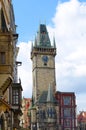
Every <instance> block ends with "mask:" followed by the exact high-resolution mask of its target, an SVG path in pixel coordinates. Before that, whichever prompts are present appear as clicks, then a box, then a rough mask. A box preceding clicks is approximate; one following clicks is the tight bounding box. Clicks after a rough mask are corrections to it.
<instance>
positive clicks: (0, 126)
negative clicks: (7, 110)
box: [0, 115, 5, 130]
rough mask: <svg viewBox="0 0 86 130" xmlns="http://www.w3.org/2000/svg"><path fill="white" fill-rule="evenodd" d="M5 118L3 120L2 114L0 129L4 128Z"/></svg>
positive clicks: (3, 129)
mask: <svg viewBox="0 0 86 130" xmlns="http://www.w3.org/2000/svg"><path fill="white" fill-rule="evenodd" d="M4 122H5V120H4V116H3V115H2V116H1V117H0V130H5V123H4Z"/></svg>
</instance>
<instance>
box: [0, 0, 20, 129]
mask: <svg viewBox="0 0 86 130" xmlns="http://www.w3.org/2000/svg"><path fill="white" fill-rule="evenodd" d="M17 39H18V34H17V33H16V25H15V18H14V13H13V5H12V1H11V0H0V129H1V130H13V129H18V128H19V116H20V115H21V91H22V86H21V81H19V82H18V79H17V66H18V65H20V64H21V62H18V61H16V58H17V54H18V49H19V48H18V47H17V46H16V43H17ZM15 120H16V121H15Z"/></svg>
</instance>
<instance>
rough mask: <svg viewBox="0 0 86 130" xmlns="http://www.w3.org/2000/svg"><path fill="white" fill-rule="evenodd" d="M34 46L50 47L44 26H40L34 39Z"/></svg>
mask: <svg viewBox="0 0 86 130" xmlns="http://www.w3.org/2000/svg"><path fill="white" fill-rule="evenodd" d="M35 46H37V47H51V42H50V39H49V35H48V32H47V28H46V25H45V24H40V26H39V30H38V32H37V37H36V39H35Z"/></svg>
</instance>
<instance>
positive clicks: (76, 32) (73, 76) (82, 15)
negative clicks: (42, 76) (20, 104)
mask: <svg viewBox="0 0 86 130" xmlns="http://www.w3.org/2000/svg"><path fill="white" fill-rule="evenodd" d="M13 6H14V12H15V22H16V25H18V27H17V33H18V34H19V39H18V46H19V47H20V51H19V55H18V60H20V61H22V66H21V67H19V72H18V75H19V77H20V78H21V81H22V86H23V96H24V97H31V94H32V70H31V68H32V63H31V60H30V48H31V42H32V41H33V40H34V38H35V35H36V32H37V30H38V27H39V24H40V23H46V26H47V29H48V32H49V36H50V40H51V42H52V38H53V35H54V36H55V40H56V45H57V56H56V83H57V85H56V88H57V90H58V91H62V92H65V91H66V92H75V95H76V103H77V109H78V111H81V110H86V101H85V100H84V99H86V0H80V1H78V0H67V1H65V0H62V1H57V0H47V1H46V0H44V1H40V0H36V2H34V0H31V1H28V0H25V3H24V2H21V1H20V0H18V1H15V0H13Z"/></svg>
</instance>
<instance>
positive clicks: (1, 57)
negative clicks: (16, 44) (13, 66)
mask: <svg viewBox="0 0 86 130" xmlns="http://www.w3.org/2000/svg"><path fill="white" fill-rule="evenodd" d="M5 63H6V57H5V52H0V64H5Z"/></svg>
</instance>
